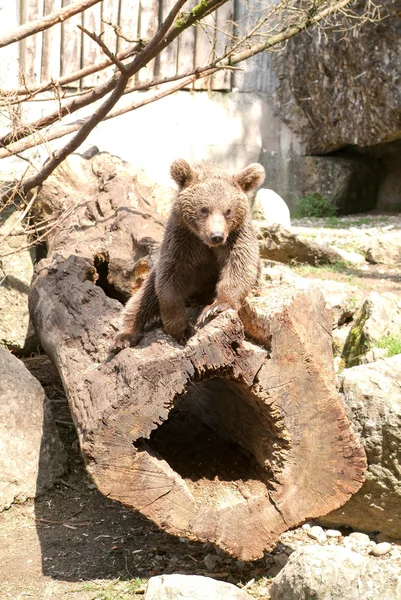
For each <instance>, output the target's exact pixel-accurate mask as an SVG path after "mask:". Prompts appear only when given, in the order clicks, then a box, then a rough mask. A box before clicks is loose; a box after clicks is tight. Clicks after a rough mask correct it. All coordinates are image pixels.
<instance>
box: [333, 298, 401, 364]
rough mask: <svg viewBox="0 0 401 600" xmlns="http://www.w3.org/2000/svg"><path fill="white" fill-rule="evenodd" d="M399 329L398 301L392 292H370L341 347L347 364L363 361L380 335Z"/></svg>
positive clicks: (399, 305) (384, 335) (400, 315)
mask: <svg viewBox="0 0 401 600" xmlns="http://www.w3.org/2000/svg"><path fill="white" fill-rule="evenodd" d="M399 332H401V300H400V299H399V298H398V297H397V296H396V295H395V294H393V293H391V292H386V293H384V294H379V293H378V292H371V293H370V294H369V295H368V297H367V298H366V300H365V302H364V303H363V305H362V307H361V308H360V310H359V311H358V313H357V315H356V317H355V322H354V325H353V327H352V329H351V331H350V332H349V335H348V338H347V341H346V343H345V346H344V351H343V358H344V360H345V364H346V366H347V367H353V366H355V365H358V364H361V363H363V362H367V361H368V360H369V351H370V350H371V349H372V348H374V346H375V345H376V344H377V343H378V342H380V341H381V340H382V339H383V338H385V337H386V336H390V335H394V334H395V335H397V334H398V333H399Z"/></svg>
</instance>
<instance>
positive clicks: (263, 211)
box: [252, 188, 291, 229]
mask: <svg viewBox="0 0 401 600" xmlns="http://www.w3.org/2000/svg"><path fill="white" fill-rule="evenodd" d="M252 214H253V218H254V219H258V220H261V221H268V222H269V223H278V224H279V225H283V227H286V228H287V229H289V228H290V227H291V219H290V210H289V208H288V206H287V204H286V203H285V201H284V200H283V199H282V197H281V196H279V195H278V194H277V193H276V192H275V191H273V190H268V189H266V188H262V189H260V190H259V191H258V192H257V194H256V197H255V200H254V203H253V207H252Z"/></svg>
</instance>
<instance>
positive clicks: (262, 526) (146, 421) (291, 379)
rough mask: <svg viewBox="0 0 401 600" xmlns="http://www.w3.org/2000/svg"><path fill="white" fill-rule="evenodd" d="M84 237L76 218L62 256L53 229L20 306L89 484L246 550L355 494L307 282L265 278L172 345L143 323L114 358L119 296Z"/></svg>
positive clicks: (322, 313)
mask: <svg viewBox="0 0 401 600" xmlns="http://www.w3.org/2000/svg"><path fill="white" fill-rule="evenodd" d="M104 203H105V202H104ZM115 226H116V224H115V222H114V220H113V218H112V216H108V217H107V218H104V219H103V220H102V223H101V227H110V231H113V227H115ZM91 231H92V233H91ZM82 235H85V236H86V251H85V252H86V254H85V255H82V254H81V255H77V254H80V253H79V252H78V253H77V252H76V248H77V236H78V237H79V231H78V229H77V227H75V228H74V236H75V237H74V240H75V241H74V244H72V245H71V252H70V255H68V251H67V250H68V248H67V239H68V235H67V234H66V236H65V237H64V238H63V239H64V242H63V243H62V244H61V242H60V241H59V245H60V244H61V246H62V255H61V254H57V253H56V252H53V253H52V255H51V256H50V257H49V258H48V259H45V260H43V261H41V262H40V263H39V265H38V267H37V272H36V276H35V279H34V282H33V286H32V292H31V297H30V308H31V314H32V317H33V320H34V322H35V325H36V328H37V330H38V332H39V335H40V338H41V342H42V344H43V346H44V348H45V350H46V352H47V353H48V354H49V356H50V357H51V358H52V360H53V361H54V363H55V364H56V366H57V368H58V369H59V371H60V373H61V376H62V378H63V382H64V385H65V387H66V390H67V393H68V398H69V402H70V406H71V412H72V415H73V419H74V422H75V424H76V427H77V430H78V434H79V439H80V444H81V450H82V453H83V455H84V458H85V461H86V465H87V469H88V471H89V473H90V474H91V476H92V477H93V480H94V481H95V482H96V484H97V486H98V487H99V489H100V490H101V491H102V493H104V494H105V495H107V496H109V497H111V498H114V499H116V500H119V501H120V502H122V503H124V504H126V505H129V506H132V507H134V508H136V509H137V510H139V511H140V512H141V513H143V514H144V515H146V516H147V517H149V518H150V519H152V521H154V522H155V523H157V524H158V525H159V526H160V527H162V528H163V529H165V530H166V531H168V532H170V533H173V534H175V535H179V536H185V537H188V538H190V539H193V540H201V541H206V540H207V541H211V542H214V543H216V544H217V545H219V546H220V547H221V548H223V549H224V550H226V551H227V552H229V553H231V554H234V555H236V556H238V557H240V558H242V559H244V560H249V559H255V558H258V557H260V556H261V555H262V552H263V550H265V549H269V548H272V547H273V546H274V545H275V544H276V542H277V539H278V536H279V535H280V533H281V532H283V531H285V530H286V529H288V528H290V527H292V526H295V525H297V524H299V523H301V522H302V521H304V520H305V519H309V518H313V517H317V516H321V515H323V514H326V513H327V512H329V511H331V510H333V509H334V508H337V507H339V506H341V505H342V504H344V502H345V501H346V500H347V499H348V498H349V497H350V495H351V494H353V493H354V492H355V491H357V490H358V489H359V487H360V486H361V484H362V481H363V471H364V469H365V468H366V462H365V456H364V452H363V450H362V449H361V447H360V446H359V444H358V443H357V440H356V438H355V437H354V434H353V433H352V432H351V431H350V429H349V424H348V421H347V419H346V417H345V413H344V408H343V405H342V403H341V401H340V400H339V397H338V395H337V393H336V391H335V387H334V372H333V367H332V364H333V361H332V354H331V333H330V331H331V326H330V322H329V318H328V314H327V311H326V309H325V306H324V300H323V297H322V296H321V294H320V292H319V291H318V290H296V289H294V288H292V287H291V286H280V287H270V288H267V289H266V290H264V294H265V295H264V296H263V297H252V298H250V299H249V300H248V302H247V304H246V305H245V307H244V308H243V310H242V311H241V314H240V317H241V319H240V318H239V317H238V315H237V314H236V313H235V312H233V311H228V312H226V313H224V314H222V315H220V316H219V317H217V318H215V319H213V320H212V321H210V322H209V323H207V324H206V325H205V326H203V327H202V328H201V329H199V330H198V331H197V333H196V335H194V336H193V337H192V338H191V339H190V340H189V341H188V343H187V344H186V345H185V346H184V347H182V346H179V345H178V344H177V343H176V342H175V341H174V340H172V338H170V337H169V336H167V335H166V334H164V333H163V331H162V330H161V329H152V330H150V331H149V332H148V333H147V334H146V335H145V337H144V339H143V340H142V341H141V343H140V344H139V345H138V346H137V347H136V348H133V349H125V350H123V351H122V352H120V353H119V354H118V355H117V356H113V355H109V354H108V348H109V344H110V342H111V340H112V338H113V336H114V334H115V332H116V330H117V328H118V321H119V315H120V310H121V305H120V303H119V302H118V301H117V300H115V299H113V298H110V297H108V296H106V294H105V292H104V291H103V289H101V287H100V286H99V285H96V280H97V281H98V282H99V279H98V273H97V271H96V268H95V258H94V257H96V256H98V255H99V250H96V243H95V237H94V235H95V228H93V230H90V229H89V230H88V229H83V230H82ZM112 245H113V243H112V241H111V242H110V248H109V250H108V252H109V255H111V254H112V252H111V248H112ZM88 248H90V252H89V251H88ZM90 254H92V256H90ZM195 316H196V315H194V317H195Z"/></svg>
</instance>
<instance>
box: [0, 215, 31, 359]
mask: <svg viewBox="0 0 401 600" xmlns="http://www.w3.org/2000/svg"><path fill="white" fill-rule="evenodd" d="M22 214H23V211H19V210H14V208H12V209H8V210H4V211H2V214H1V216H2V221H3V219H4V221H3V223H2V225H1V227H0V256H1V257H2V258H1V268H2V272H1V275H0V344H2V345H4V346H7V348H9V349H10V350H12V351H15V352H24V353H28V352H31V351H32V350H33V348H34V347H35V345H37V344H38V343H39V341H38V338H37V337H36V334H35V331H34V329H33V327H32V326H31V325H30V321H29V310H28V292H29V286H30V284H31V279H32V275H33V264H32V254H31V249H29V248H27V249H26V250H23V251H18V250H19V249H20V248H22V247H24V246H27V245H28V244H29V240H28V236H27V235H26V233H25V231H24V227H23V225H21V217H22ZM8 234H10V235H9V237H7V238H5V237H4V236H7V235H8ZM10 252H12V254H9V253H10ZM7 255H8V256H7Z"/></svg>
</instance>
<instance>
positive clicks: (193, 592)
mask: <svg viewBox="0 0 401 600" xmlns="http://www.w3.org/2000/svg"><path fill="white" fill-rule="evenodd" d="M206 598H207V600H251V597H250V596H249V594H247V593H246V592H245V591H244V590H240V589H239V588H238V587H237V586H235V585H232V584H231V583H225V582H224V581H216V580H215V579H211V578H210V577H201V576H200V575H159V576H157V577H151V578H150V579H149V583H148V587H147V589H146V592H145V596H144V600H173V599H174V600H205V599H206Z"/></svg>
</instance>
